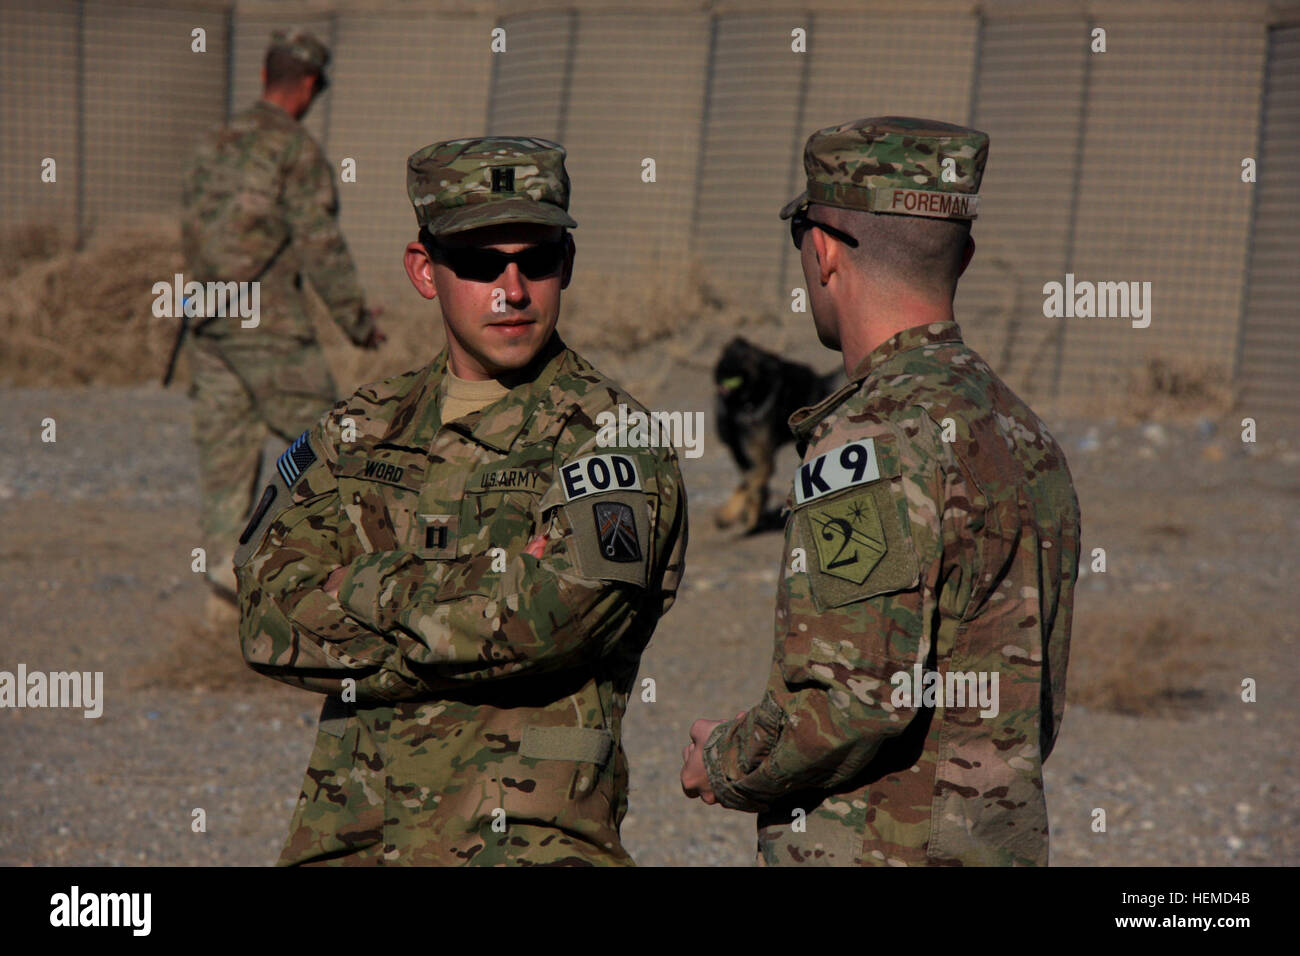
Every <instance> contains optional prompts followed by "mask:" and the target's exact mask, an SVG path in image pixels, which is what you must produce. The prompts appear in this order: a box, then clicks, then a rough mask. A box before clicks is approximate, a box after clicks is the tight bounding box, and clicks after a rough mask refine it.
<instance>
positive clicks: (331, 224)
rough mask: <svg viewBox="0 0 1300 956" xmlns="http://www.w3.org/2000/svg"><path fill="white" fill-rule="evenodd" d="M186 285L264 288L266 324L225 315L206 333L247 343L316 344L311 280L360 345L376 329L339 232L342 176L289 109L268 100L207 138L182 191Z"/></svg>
mask: <svg viewBox="0 0 1300 956" xmlns="http://www.w3.org/2000/svg"><path fill="white" fill-rule="evenodd" d="M181 205H182V208H183V213H182V219H181V246H182V250H183V253H184V258H185V268H186V270H187V272H188V275H187V276H186V278H187V279H191V280H194V281H197V282H251V281H254V280H257V281H260V283H261V293H260V294H261V303H260V307H261V316H260V318H261V321H260V323H259V325H258V326H256V327H255V328H248V329H245V328H240V326H239V325H238V320H237V319H232V318H229V317H227V318H216V319H214V320H212V321H210V322H208V323H206V324H205V325H204V327H203V333H202V334H204V335H208V336H216V337H224V336H229V335H232V334H236V331H237V333H238V336H239V339H240V341H241V342H245V343H251V342H253V341H254V340H256V341H259V342H265V343H268V344H272V345H274V344H275V343H276V342H282V341H284V340H287V339H292V340H297V341H299V342H307V341H313V340H314V339H315V332H314V330H313V328H312V325H311V320H310V318H309V317H308V315H307V312H306V310H305V308H304V305H303V301H302V292H301V289H302V282H301V278H302V277H305V278H306V279H307V280H308V281H310V282H311V284H312V287H313V288H314V289H315V290H316V292H317V293H318V294H319V295H320V297H321V298H322V299H323V300H324V302H325V305H326V307H327V308H328V309H329V313H330V316H331V317H332V318H333V319H334V321H335V322H336V323H338V325H339V327H340V328H342V329H343V331H344V333H345V334H346V335H347V336H348V337H349V338H350V339H351V340H352V341H353V342H354V343H356V344H361V343H363V342H365V341H366V339H367V338H368V337H369V336H370V333H371V330H372V328H373V323H372V321H371V319H370V316H369V313H367V312H364V311H363V310H362V304H363V302H362V300H363V297H362V292H361V286H360V283H359V282H358V280H357V272H356V268H355V266H354V265H353V263H352V257H351V255H350V254H349V253H348V247H347V243H346V242H345V241H344V239H343V235H342V233H341V232H339V226H338V211H339V203H338V193H337V191H336V189H335V186H334V173H333V171H332V169H331V167H330V164H329V163H328V162H327V161H326V159H325V156H324V154H323V153H322V152H321V149H320V147H319V146H318V145H317V144H316V141H315V140H313V139H312V138H311V136H310V135H309V134H308V133H307V131H306V130H305V129H304V128H303V127H302V125H301V124H300V123H299V122H298V121H297V120H295V119H294V118H293V117H292V116H290V115H289V114H288V113H286V112H285V111H284V110H282V109H280V107H278V106H275V105H274V104H271V103H268V102H266V101H265V100H259V101H258V102H257V103H256V104H254V105H253V106H252V107H250V108H249V109H247V110H244V111H243V112H242V113H239V114H237V115H235V116H233V117H231V119H230V121H229V122H228V123H227V124H226V125H225V126H223V127H221V128H220V129H218V130H216V131H215V132H213V133H211V134H209V135H208V136H206V137H204V139H203V140H202V141H201V143H200V145H199V146H198V148H197V149H196V150H195V153H194V155H193V156H192V157H191V158H190V161H189V163H188V165H187V166H186V169H185V173H184V180H183V186H182V191H181Z"/></svg>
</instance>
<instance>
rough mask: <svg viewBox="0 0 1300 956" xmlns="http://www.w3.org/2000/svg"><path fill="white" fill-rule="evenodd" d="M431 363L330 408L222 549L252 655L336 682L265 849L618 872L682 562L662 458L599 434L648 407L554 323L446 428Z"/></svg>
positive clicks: (324, 687) (270, 667) (667, 465)
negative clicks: (512, 377) (232, 568)
mask: <svg viewBox="0 0 1300 956" xmlns="http://www.w3.org/2000/svg"><path fill="white" fill-rule="evenodd" d="M446 362H447V358H446V351H445V350H444V352H443V353H442V354H441V355H440V356H439V357H438V358H437V359H435V361H434V362H433V363H431V364H430V365H428V366H426V367H425V368H423V369H421V370H419V371H416V372H409V373H407V374H405V375H400V376H397V377H395V378H392V379H388V380H386V381H383V382H380V383H378V384H374V385H369V386H366V387H363V388H361V389H360V390H358V391H357V392H356V393H355V394H354V395H353V396H352V397H351V398H350V399H347V400H345V401H343V402H340V403H338V404H337V405H336V406H335V407H334V408H333V409H332V410H331V411H330V412H328V413H327V414H326V416H325V417H324V419H323V420H322V421H321V423H320V424H319V425H318V426H317V427H316V428H314V429H312V430H311V431H309V432H308V433H306V434H305V435H304V436H303V437H302V438H301V439H300V440H299V441H298V442H297V443H295V445H294V446H293V447H291V448H290V449H289V451H287V452H286V453H285V455H284V456H283V457H282V458H281V460H280V463H279V464H278V466H277V469H278V471H279V474H278V475H276V477H275V484H274V485H272V487H274V488H275V489H276V498H275V500H274V501H273V502H272V504H271V507H270V508H269V509H267V510H266V512H265V513H264V514H259V513H257V512H255V513H254V518H253V521H252V523H251V524H250V528H249V530H248V531H247V532H246V533H245V536H246V539H247V540H246V543H245V544H244V545H243V547H242V548H241V550H240V552H239V553H238V554H236V557H235V565H236V570H237V574H238V577H239V595H240V605H241V622H240V639H241V644H242V648H243V653H244V658H245V660H246V661H247V662H248V663H249V665H250V666H252V667H253V668H254V669H255V670H257V671H258V672H260V673H263V674H265V675H267V676H269V677H273V678H275V679H276V680H280V681H283V682H285V683H288V684H292V685H294V686H296V687H303V688H307V689H309V690H314V691H319V692H323V693H325V694H327V695H328V696H327V698H326V702H325V706H324V709H323V711H322V714H321V726H320V731H319V734H318V735H317V742H316V747H315V751H314V752H313V754H312V756H311V761H310V766H309V768H308V770H307V778H306V780H305V782H304V785H303V793H302V795H301V797H300V799H299V803H298V809H297V812H296V814H295V816H294V819H293V822H292V824H291V826H290V836H289V842H288V845H287V846H286V847H285V851H284V854H283V855H282V857H281V862H282V863H295V862H312V861H325V860H330V859H335V860H336V861H337V862H383V863H389V862H392V863H414V864H462V863H475V864H485V863H486V864H498V863H570V864H628V863H631V858H630V857H629V856H628V854H627V852H626V851H625V850H624V849H623V847H622V845H621V843H620V842H619V825H620V823H621V821H622V819H623V816H624V814H625V813H626V811H627V761H626V759H625V757H624V753H623V749H622V746H621V727H622V720H623V714H624V711H625V709H626V706H627V697H628V693H629V691H630V689H631V687H632V685H633V683H634V680H635V676H636V671H637V667H638V664H639V661H640V656H641V652H642V650H643V649H644V647H645V645H646V643H647V642H648V641H649V640H650V636H651V634H652V632H653V631H654V628H655V624H656V622H657V621H658V619H659V617H660V615H662V614H663V613H664V612H665V611H667V609H668V608H669V607H670V606H671V605H672V603H673V600H674V598H675V595H676V590H677V584H678V581H679V579H680V577H681V573H682V569H683V561H684V556H685V549H686V535H687V527H686V496H685V489H684V487H683V485H682V480H681V475H680V473H679V471H678V466H677V458H676V455H675V453H674V452H673V451H672V450H671V449H654V448H649V449H636V448H619V447H602V446H599V445H598V443H597V439H598V435H599V430H598V427H597V424H596V420H597V417H598V416H599V415H600V413H601V412H603V411H606V410H610V411H613V410H614V409H616V408H617V407H618V404H619V403H620V402H621V403H624V404H626V405H627V406H629V408H634V409H640V406H639V405H637V404H636V403H635V402H634V401H633V400H632V399H631V398H629V397H628V396H627V395H626V394H625V393H623V392H622V391H620V390H619V389H618V388H617V387H616V386H615V385H613V384H612V383H611V382H609V381H608V380H607V379H605V378H604V377H603V376H602V375H601V374H600V373H599V372H597V371H596V370H595V369H593V368H592V367H591V366H590V365H589V364H587V362H586V361H584V360H583V359H582V358H580V357H579V356H578V355H576V354H575V353H573V352H571V351H569V350H568V349H566V348H565V347H564V345H563V343H562V342H561V341H560V340H559V337H558V336H554V337H553V338H552V341H551V343H550V344H549V345H548V347H547V349H546V350H545V351H544V352H543V354H542V355H541V356H539V358H538V359H537V361H536V364H535V367H537V368H540V371H539V372H538V373H537V375H536V377H535V379H533V381H531V382H530V383H528V384H525V385H519V386H516V387H515V388H513V389H512V390H511V392H510V393H509V394H508V395H506V396H505V397H503V398H502V399H500V400H499V401H497V402H495V403H493V404H491V405H489V406H487V407H486V408H483V409H480V410H479V411H476V412H472V413H470V414H468V415H466V416H464V417H462V418H459V419H456V420H455V421H453V422H449V423H443V422H442V421H441V420H440V413H439V403H438V396H439V383H440V382H441V380H442V378H443V376H444V373H445V370H446ZM353 429H355V434H352V430H353ZM541 534H545V535H546V546H545V551H544V554H543V557H542V558H541V559H540V560H539V559H537V558H535V557H533V556H532V554H529V553H526V552H525V551H524V548H525V546H526V545H527V544H528V543H529V541H530V540H532V539H533V538H534V537H535V536H537V535H541ZM341 566H347V567H348V569H349V570H348V572H347V574H346V576H344V578H343V580H342V585H341V590H340V592H339V595H338V599H337V600H336V599H334V598H331V597H330V596H329V594H328V593H327V592H326V591H325V590H323V589H322V586H321V585H322V583H323V582H324V581H325V579H326V577H327V576H328V575H329V574H330V572H331V571H332V570H334V569H335V568H338V567H341ZM348 679H350V680H354V681H355V685H356V694H355V697H356V702H355V704H354V703H350V702H345V701H346V700H347V695H346V693H345V688H346V686H347V685H345V683H344V682H345V680H348Z"/></svg>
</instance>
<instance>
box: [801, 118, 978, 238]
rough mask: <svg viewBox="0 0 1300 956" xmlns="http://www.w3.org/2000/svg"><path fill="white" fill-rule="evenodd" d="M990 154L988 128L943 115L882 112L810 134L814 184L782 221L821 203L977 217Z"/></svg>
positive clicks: (808, 164) (807, 162)
mask: <svg viewBox="0 0 1300 956" xmlns="http://www.w3.org/2000/svg"><path fill="white" fill-rule="evenodd" d="M988 155H989V137H988V134H987V133H982V132H980V131H979V130H977V129H969V128H967V127H965V126H953V125H952V124H951V123H940V122H938V121H936V120H925V119H914V118H912V117H909V116H876V117H872V118H870V119H860V120H854V121H853V122H851V123H841V124H840V125H838V126H828V127H826V128H825V129H819V130H818V131H817V132H815V133H813V134H812V135H811V136H810V137H808V143H807V145H806V146H804V151H803V165H804V169H805V171H806V172H807V174H808V188H807V189H806V190H805V191H804V192H803V193H802V194H800V195H799V196H798V197H796V198H795V199H793V200H791V201H790V202H788V203H786V205H785V208H783V209H782V210H781V218H782V219H789V218H790V217H791V216H793V215H794V214H795V213H796V212H798V211H800V210H801V209H803V208H804V207H805V206H807V205H808V203H810V202H817V203H824V204H826V205H828V206H839V207H841V208H843V209H863V210H866V211H868V212H877V213H896V214H898V215H903V216H925V217H928V218H932V219H974V218H975V217H976V216H977V215H978V214H979V202H980V197H979V195H978V191H979V186H980V180H981V179H982V178H983V176H984V162H985V160H987V159H988ZM948 160H951V161H952V162H948Z"/></svg>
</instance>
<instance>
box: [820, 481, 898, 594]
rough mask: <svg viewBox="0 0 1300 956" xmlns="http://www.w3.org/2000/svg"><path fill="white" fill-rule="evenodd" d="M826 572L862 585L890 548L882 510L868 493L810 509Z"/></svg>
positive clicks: (821, 563) (823, 567)
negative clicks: (881, 521) (882, 521)
mask: <svg viewBox="0 0 1300 956" xmlns="http://www.w3.org/2000/svg"><path fill="white" fill-rule="evenodd" d="M808 520H809V523H810V524H811V526H812V534H813V541H814V542H815V543H816V545H817V557H818V558H819V559H820V561H819V565H820V567H821V570H822V573H823V574H829V575H833V576H834V577H837V578H843V579H844V580H845V581H851V582H852V583H854V584H862V583H863V582H864V581H866V580H867V575H869V574H870V573H871V572H872V570H873V569H874V568H875V567H876V565H878V564H879V563H880V559H881V558H883V557H884V556H885V553H886V552H887V551H888V550H889V547H888V544H887V543H886V541H885V529H884V528H883V527H882V526H881V524H880V511H879V509H877V507H876V502H875V499H874V498H872V496H871V495H869V494H859V495H855V496H853V497H851V498H843V499H840V500H839V501H834V502H831V503H829V504H825V505H822V506H820V507H810V508H809V509H808Z"/></svg>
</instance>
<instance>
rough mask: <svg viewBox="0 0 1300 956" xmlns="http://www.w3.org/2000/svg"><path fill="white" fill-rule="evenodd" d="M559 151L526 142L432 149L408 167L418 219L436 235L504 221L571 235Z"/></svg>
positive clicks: (499, 139) (460, 143)
mask: <svg viewBox="0 0 1300 956" xmlns="http://www.w3.org/2000/svg"><path fill="white" fill-rule="evenodd" d="M564 156H565V152H564V147H562V146H560V145H559V144H558V143H552V142H551V141H550V140H545V139H536V138H534V137H530V136H490V137H486V138H477V139H453V140H449V141H447V142H443V143H434V144H433V145H432V146H426V147H424V148H423V149H420V150H417V151H416V152H414V153H412V154H411V157H410V159H408V160H407V161H406V192H407V195H409V196H410V197H411V205H412V206H414V207H415V218H416V220H417V221H418V222H419V224H420V225H421V226H425V227H427V228H428V230H429V232H431V233H432V234H433V235H435V236H441V235H447V234H449V233H453V232H464V231H465V230H467V229H477V228H478V227H479V226H490V225H495V224H496V223H502V222H536V223H542V224H544V225H550V226H564V227H566V228H568V229H573V228H574V227H576V226H577V225H578V224H577V223H576V222H574V221H573V219H572V218H570V216H569V214H568V211H567V210H568V208H569V174H568V173H567V172H566V171H565V169H564Z"/></svg>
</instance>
